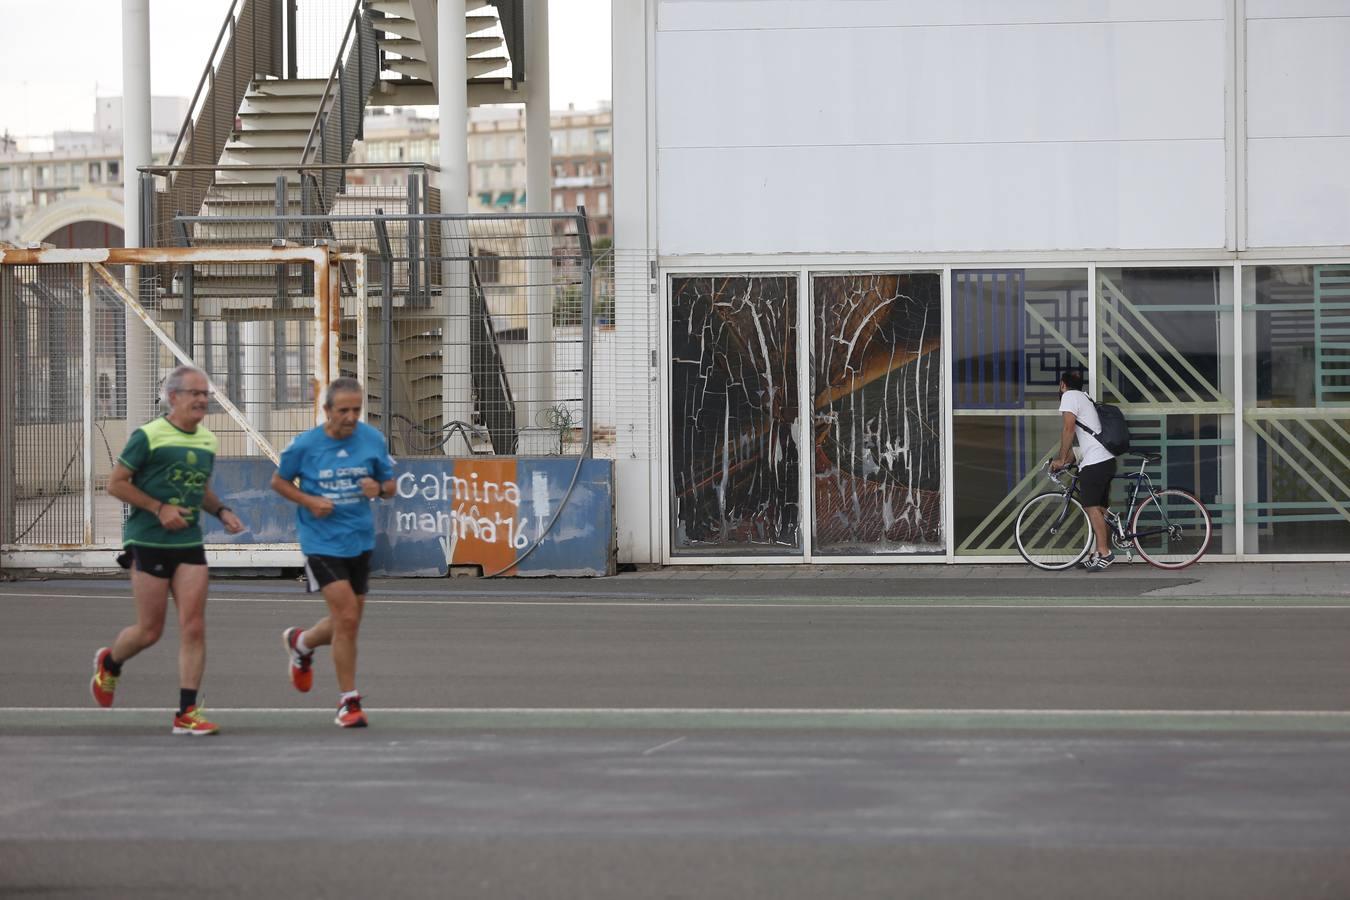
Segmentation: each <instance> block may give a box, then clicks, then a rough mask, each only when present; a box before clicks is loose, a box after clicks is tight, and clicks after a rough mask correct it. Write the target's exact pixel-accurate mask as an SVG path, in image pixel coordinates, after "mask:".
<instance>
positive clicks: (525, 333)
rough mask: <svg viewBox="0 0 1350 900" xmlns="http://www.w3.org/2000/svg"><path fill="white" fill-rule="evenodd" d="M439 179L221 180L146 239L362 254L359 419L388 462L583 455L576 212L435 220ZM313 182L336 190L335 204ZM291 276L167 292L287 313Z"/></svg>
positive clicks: (583, 283)
mask: <svg viewBox="0 0 1350 900" xmlns="http://www.w3.org/2000/svg"><path fill="white" fill-rule="evenodd" d="M434 171H435V170H434V168H433V167H429V166H423V165H416V166H379V165H376V166H366V167H363V168H359V169H358V168H356V167H351V166H343V167H336V166H334V167H323V166H317V167H307V168H304V167H296V168H295V169H291V170H284V171H277V172H275V173H274V174H275V179H274V181H273V183H271V184H266V183H253V184H249V185H240V184H230V185H221V186H220V187H219V188H218V189H217V190H215V192H214V193H213V194H212V195H210V196H208V198H207V200H206V201H205V203H204V204H203V206H202V209H201V212H200V214H199V215H184V214H182V213H181V211H177V212H176V213H175V214H174V215H171V216H165V215H162V214H161V215H156V216H151V217H150V220H151V221H155V222H157V223H158V224H157V225H156V227H155V228H154V230H153V231H152V232H151V234H150V235H149V237H150V239H152V240H154V241H155V242H156V243H158V244H159V245H161V246H210V247H250V246H253V247H261V246H269V245H271V244H272V243H274V242H278V241H289V242H292V243H299V244H311V243H315V242H322V243H327V244H328V245H330V246H334V247H336V248H338V249H339V250H341V251H343V252H347V253H351V254H362V253H364V254H366V255H367V257H368V259H369V269H368V272H369V279H368V284H369V296H370V300H369V306H368V307H367V315H368V318H369V333H368V343H367V345H366V348H365V357H364V359H365V361H366V371H367V372H368V373H369V378H368V385H367V387H368V392H369V397H368V414H369V417H370V421H371V422H372V424H375V425H377V426H378V427H380V428H382V429H383V430H384V431H385V433H386V434H387V435H388V437H389V440H390V443H391V445H392V446H393V448H394V451H395V452H396V453H401V454H404V455H443V454H450V455H464V454H475V455H476V454H497V455H574V454H578V453H583V452H586V447H587V435H588V433H590V432H592V431H593V429H591V428H590V427H589V426H590V425H592V424H593V422H592V419H593V416H592V417H588V401H587V397H588V392H587V390H586V389H585V387H584V385H585V384H587V383H589V382H590V380H591V379H590V378H589V377H588V375H587V370H588V366H589V365H590V363H591V361H592V358H593V354H594V349H595V346H594V342H593V341H592V337H593V334H594V329H593V328H591V327H589V326H588V325H587V324H586V323H588V322H590V321H591V318H592V311H591V300H592V298H593V296H594V292H593V285H592V280H593V279H592V276H593V266H592V262H593V258H592V253H591V249H590V246H589V235H588V233H587V227H586V220H585V216H584V214H583V213H580V212H578V213H575V214H557V215H553V214H549V215H456V216H449V215H441V214H439V213H438V211H437V210H438V208H439V193H438V192H437V190H436V189H435V188H434V187H433V186H432V183H431V182H432V175H433V173H434ZM316 172H317V173H318V174H321V175H323V176H324V177H326V178H328V180H330V181H333V182H334V183H336V184H340V188H341V189H340V191H339V192H338V193H337V194H336V195H334V196H333V198H332V200H331V203H328V202H327V201H324V199H323V189H322V185H323V184H324V183H326V182H323V181H319V180H316V179H315V177H314V176H315V174H316ZM150 173H151V175H152V180H150V181H147V182H146V183H144V185H143V186H144V187H145V189H146V191H147V196H154V197H155V198H156V201H157V202H158V201H159V200H163V199H166V197H165V192H164V191H163V190H161V189H160V188H162V187H163V184H164V183H168V182H171V181H172V179H173V178H174V177H175V173H174V172H173V171H170V170H150ZM224 174H226V173H222V175H224ZM315 198H317V199H315ZM325 206H327V208H325ZM316 210H322V212H318V211H316ZM351 268H352V266H351V264H350V263H344V264H343V266H342V278H341V279H340V290H341V292H342V295H343V297H344V308H348V307H351V303H352V301H351V298H352V296H353V294H354V290H355V283H354V280H353V278H352V276H351V271H350V270H351ZM288 278H291V279H292V280H293V281H294V282H295V286H294V288H293V287H292V286H291V284H290V282H287V283H284V284H283V283H282V280H281V279H280V276H278V278H277V279H276V283H275V284H272V283H269V282H267V281H266V280H265V279H264V278H259V277H251V278H249V277H245V273H242V272H238V271H235V272H226V271H222V270H220V269H219V268H216V269H213V270H210V271H207V272H198V273H196V274H195V275H194V276H193V280H192V283H191V284H188V285H184V286H183V290H182V291H176V292H174V296H183V297H186V298H188V299H186V300H184V301H179V302H186V303H187V307H196V306H200V305H201V303H202V300H203V299H205V298H206V297H207V296H210V295H220V294H222V293H223V294H227V295H229V297H230V298H232V301H233V303H234V304H235V305H236V306H238V305H243V306H246V307H257V306H266V305H267V304H268V303H269V300H268V298H269V297H273V298H275V302H276V303H282V298H283V297H284V296H285V295H288V294H291V293H293V291H294V290H295V289H298V290H300V291H302V292H303V290H304V289H305V288H304V285H305V283H306V279H305V277H304V276H303V274H301V275H299V276H288ZM609 282H610V283H612V266H611V267H610V275H609ZM204 288H205V289H206V290H207V292H208V293H207V294H203V289H204ZM210 302H214V300H211V301H210ZM606 302H607V304H608V305H607V306H606V307H605V309H603V310H601V316H600V318H599V319H597V321H608V322H610V323H611V324H612V322H613V301H612V297H611V298H608V299H607V301H606ZM283 305H284V304H283ZM292 305H293V304H292ZM354 321H355V319H353V320H352V322H354ZM353 328H354V325H353V324H351V323H349V324H348V326H347V332H346V333H345V334H344V338H343V344H344V348H345V349H344V360H346V364H347V365H349V366H351V367H353V368H355V367H356V365H357V362H358V361H359V360H361V359H362V358H363V357H362V355H361V353H360V352H359V351H358V350H357V349H356V347H355V345H354V341H355V334H354V332H353ZM239 341H240V342H241V343H243V344H247V343H248V340H247V338H245V337H243V336H241V337H240V338H239ZM243 368H245V369H247V368H249V367H248V366H246V365H245V366H244V367H243ZM235 371H241V370H240V369H239V367H237V366H236V369H235ZM344 374H346V373H345V372H344Z"/></svg>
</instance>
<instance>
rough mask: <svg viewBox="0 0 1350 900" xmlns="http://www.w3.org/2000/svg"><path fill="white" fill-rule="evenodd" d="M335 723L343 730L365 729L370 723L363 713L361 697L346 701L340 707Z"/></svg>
mask: <svg viewBox="0 0 1350 900" xmlns="http://www.w3.org/2000/svg"><path fill="white" fill-rule="evenodd" d="M333 721H334V722H336V723H338V724H339V725H341V726H342V727H343V728H365V727H366V725H368V724H369V723H368V722H366V714H365V713H363V712H361V695H359V694H358V695H357V696H355V697H352V698H351V699H350V700H344V701H343V702H342V703H341V705H339V706H338V711H337V718H336V719H334V720H333Z"/></svg>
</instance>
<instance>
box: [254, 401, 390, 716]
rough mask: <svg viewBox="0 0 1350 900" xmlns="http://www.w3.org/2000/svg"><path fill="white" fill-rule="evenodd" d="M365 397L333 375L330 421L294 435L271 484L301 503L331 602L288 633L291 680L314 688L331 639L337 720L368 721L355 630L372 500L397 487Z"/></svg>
mask: <svg viewBox="0 0 1350 900" xmlns="http://www.w3.org/2000/svg"><path fill="white" fill-rule="evenodd" d="M364 399H365V390H364V389H363V388H362V387H361V383H360V382H358V381H357V380H356V379H355V378H338V379H336V380H335V381H333V383H332V384H330V385H329V386H328V390H327V391H326V392H325V394H324V404H323V409H324V414H325V416H326V417H327V421H326V422H325V423H324V424H323V425H319V426H317V427H315V428H312V429H310V430H309V431H307V432H305V433H304V434H302V435H300V436H299V437H297V438H296V439H295V440H294V441H292V442H291V445H290V446H289V447H287V448H286V449H285V451H283V452H282V454H281V464H280V465H279V466H278V468H277V472H276V474H274V475H273V476H272V490H274V491H276V492H277V493H278V494H280V495H281V496H283V497H285V498H286V499H287V500H290V501H291V502H292V503H295V504H296V505H298V506H299V509H298V510H297V512H296V520H297V530H298V531H299V533H300V549H301V550H302V551H304V554H305V575H306V576H307V578H308V581H309V589H310V590H312V591H322V592H323V598H324V601H325V602H326V603H327V604H328V615H327V616H324V618H322V619H320V620H319V621H318V622H317V623H316V624H315V625H314V627H312V628H310V629H309V630H307V631H303V630H301V629H300V628H298V627H295V628H287V629H286V630H285V631H284V632H283V633H282V640H283V641H284V643H285V645H286V653H287V655H288V656H289V659H290V674H291V684H293V685H294V686H295V688H296V689H297V690H300V691H308V690H309V689H310V688H311V687H312V686H313V684H314V673H313V668H312V664H313V659H314V649H315V648H316V647H322V646H324V645H326V644H331V645H332V646H333V667H334V668H335V669H336V670H337V680H338V688H339V689H340V690H341V691H342V696H341V699H340V700H339V703H338V714H337V719H336V721H337V724H338V725H341V726H342V727H344V728H363V727H365V725H366V716H365V713H364V712H363V711H362V710H361V694H360V692H358V691H357V689H356V637H357V632H358V631H359V630H360V627H361V613H362V610H363V609H364V607H365V601H366V592H367V590H368V589H369V586H370V553H371V551H372V550H373V549H374V548H375V520H374V516H373V515H372V513H371V509H370V504H371V501H373V500H375V499H377V498H383V499H388V498H389V497H392V496H393V495H394V461H393V459H392V458H391V457H390V456H389V449H388V447H387V446H386V445H385V441H384V435H382V434H380V433H379V432H378V431H376V430H375V429H374V428H371V427H370V426H369V425H367V424H365V423H364V422H362V421H361V405H362V402H363V401H364ZM297 479H298V480H299V486H298V487H297V486H296V483H295V482H296V480H297Z"/></svg>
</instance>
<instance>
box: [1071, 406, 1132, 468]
mask: <svg viewBox="0 0 1350 900" xmlns="http://www.w3.org/2000/svg"><path fill="white" fill-rule="evenodd" d="M1092 405H1093V406H1095V407H1097V418H1098V419H1100V420H1101V423H1102V430H1101V431H1093V430H1092V429H1091V428H1088V427H1087V426H1086V425H1084V424H1083V423H1082V422H1078V423H1077V424H1078V427H1079V428H1081V429H1083V430H1084V431H1086V432H1087V433H1088V434H1090V435H1092V436H1093V437H1095V438H1096V439H1097V441H1098V443H1100V444H1101V445H1102V446H1103V447H1105V448H1106V451H1107V452H1108V453H1110V454H1111V455H1112V456H1119V455H1120V454H1122V453H1125V452H1126V451H1128V450H1129V449H1130V426H1129V423H1127V422H1126V421H1125V414H1124V413H1122V412H1121V411H1120V407H1118V406H1112V405H1111V404H1109V403H1098V402H1097V401H1096V400H1093V401H1092Z"/></svg>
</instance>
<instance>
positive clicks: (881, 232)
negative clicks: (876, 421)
mask: <svg viewBox="0 0 1350 900" xmlns="http://www.w3.org/2000/svg"><path fill="white" fill-rule="evenodd" d="M658 194H659V196H660V198H661V202H660V208H659V213H658V214H659V225H658V229H659V233H660V236H661V237H660V240H661V252H662V253H663V254H700V253H701V254H723V253H783V252H877V253H886V252H921V251H942V250H971V251H985V250H1055V249H1066V250H1067V249H1090V248H1122V249H1137V248H1178V249H1189V248H1219V247H1222V246H1223V241H1224V230H1225V229H1224V196H1225V193H1224V145H1223V141H1222V140H1221V139H1220V140H1207V141H1164V142H1154V141H1131V142H1097V143H1055V144H998V145H991V144H966V145H945V146H884V147H781V148H753V149H671V150H662V151H660V152H659V156H658Z"/></svg>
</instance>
